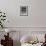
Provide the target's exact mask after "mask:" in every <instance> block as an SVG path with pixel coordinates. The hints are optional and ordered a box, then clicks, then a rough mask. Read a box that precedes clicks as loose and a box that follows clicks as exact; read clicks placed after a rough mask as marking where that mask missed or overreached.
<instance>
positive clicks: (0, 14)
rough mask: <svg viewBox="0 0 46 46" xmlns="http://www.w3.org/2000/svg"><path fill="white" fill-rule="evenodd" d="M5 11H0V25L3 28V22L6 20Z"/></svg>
mask: <svg viewBox="0 0 46 46" xmlns="http://www.w3.org/2000/svg"><path fill="white" fill-rule="evenodd" d="M5 14H6V13H4V12H2V11H0V27H1V28H3V27H4V22H5V20H6V15H5Z"/></svg>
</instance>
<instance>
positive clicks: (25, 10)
mask: <svg viewBox="0 0 46 46" xmlns="http://www.w3.org/2000/svg"><path fill="white" fill-rule="evenodd" d="M20 16H28V6H21V7H20Z"/></svg>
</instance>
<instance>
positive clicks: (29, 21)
mask: <svg viewBox="0 0 46 46" xmlns="http://www.w3.org/2000/svg"><path fill="white" fill-rule="evenodd" d="M31 3H32V6H31ZM45 4H46V0H0V9H1V10H2V11H5V12H6V15H7V19H8V22H7V24H6V26H7V27H46V5H45ZM21 5H28V8H29V9H28V16H20V6H21ZM31 7H32V14H31V13H30V12H31Z"/></svg>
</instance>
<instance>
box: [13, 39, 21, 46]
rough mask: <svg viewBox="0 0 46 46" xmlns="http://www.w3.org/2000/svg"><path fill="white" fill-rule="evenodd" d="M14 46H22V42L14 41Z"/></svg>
mask: <svg viewBox="0 0 46 46" xmlns="http://www.w3.org/2000/svg"><path fill="white" fill-rule="evenodd" d="M13 46H21V43H20V41H17V40H13Z"/></svg>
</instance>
